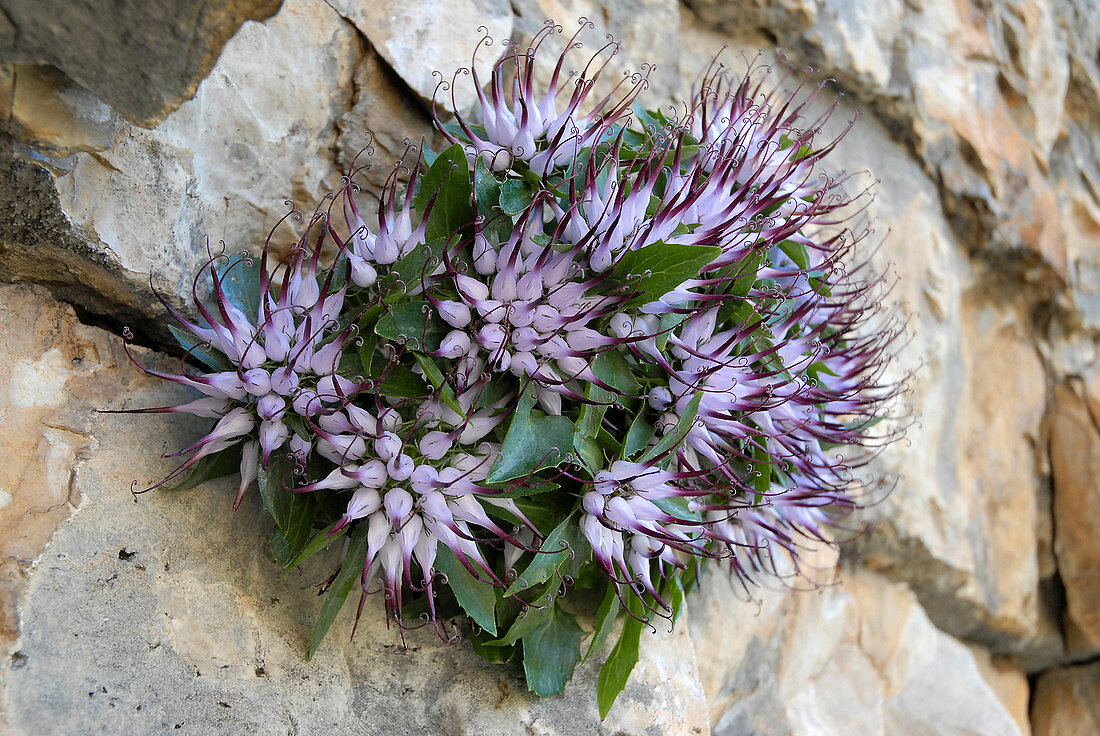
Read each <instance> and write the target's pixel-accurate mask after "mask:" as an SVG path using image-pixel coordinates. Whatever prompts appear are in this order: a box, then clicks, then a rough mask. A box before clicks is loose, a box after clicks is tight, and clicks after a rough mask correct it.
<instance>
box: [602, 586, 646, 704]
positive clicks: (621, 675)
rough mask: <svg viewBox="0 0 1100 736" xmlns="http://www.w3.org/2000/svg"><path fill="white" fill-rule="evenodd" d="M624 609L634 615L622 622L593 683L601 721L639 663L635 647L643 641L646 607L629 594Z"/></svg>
mask: <svg viewBox="0 0 1100 736" xmlns="http://www.w3.org/2000/svg"><path fill="white" fill-rule="evenodd" d="M627 608H628V609H629V610H630V613H632V614H633V615H632V616H631V615H628V616H627V617H626V618H625V619H624V620H623V631H622V634H620V635H619V641H618V642H616V643H615V648H614V649H612V650H611V654H609V655H608V656H607V661H606V662H604V663H603V667H601V668H600V675H599V677H598V678H597V680H596V701H597V702H598V703H599V706H600V720H601V721H602V720H603V719H604V718H607V714H608V713H609V712H610V711H611V706H612V705H614V704H615V699H616V698H618V697H619V693H621V692H622V691H623V688H624V687H626V683H627V680H629V679H630V673H631V672H633V671H634V665H636V664H638V644H639V642H640V641H641V638H642V627H643V626H644V624H643V623H642V621H641V619H642V618H643V617H644V616H645V607H644V606H643V605H642V601H641V599H639V598H638V596H636V595H633V594H629V597H628V598H627Z"/></svg>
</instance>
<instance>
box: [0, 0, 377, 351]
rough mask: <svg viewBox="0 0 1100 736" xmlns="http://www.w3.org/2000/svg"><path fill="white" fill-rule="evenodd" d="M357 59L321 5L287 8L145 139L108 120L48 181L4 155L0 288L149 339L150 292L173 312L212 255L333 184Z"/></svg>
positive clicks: (259, 235) (248, 31)
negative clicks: (29, 291) (94, 148)
mask: <svg viewBox="0 0 1100 736" xmlns="http://www.w3.org/2000/svg"><path fill="white" fill-rule="evenodd" d="M360 52H361V44H360V40H359V37H358V34H357V33H356V32H355V31H354V29H352V28H351V27H350V26H349V25H348V24H347V23H346V22H345V21H344V20H343V19H342V18H341V17H340V16H339V15H337V14H336V13H335V12H334V11H332V10H331V9H330V8H329V7H328V6H327V5H325V4H324V3H320V2H313V1H311V0H288V2H286V3H285V5H284V7H283V9H282V11H281V12H280V13H279V14H278V15H277V16H276V17H274V18H272V19H271V20H270V21H268V22H267V23H263V24H260V23H249V24H246V25H245V26H244V27H243V28H242V29H241V31H240V32H239V33H238V34H237V35H236V36H234V37H233V39H232V40H231V41H230V42H229V43H228V44H227V45H226V48H225V50H224V52H223V54H222V56H221V58H220V59H219V62H218V64H217V65H216V66H215V68H214V69H213V71H212V72H211V74H210V76H209V77H207V78H206V80H204V81H203V83H202V84H201V85H200V87H199V90H198V92H197V93H196V94H195V97H194V99H192V100H189V101H188V102H186V103H185V104H183V105H182V106H181V107H180V108H179V109H178V110H176V111H175V112H174V113H172V114H171V115H170V116H169V117H168V118H167V119H166V120H165V121H164V122H163V123H161V124H160V125H159V126H157V127H156V128H155V129H153V130H149V131H146V130H142V129H140V128H136V127H133V126H130V125H129V124H127V123H124V122H120V123H119V124H118V125H117V127H116V128H115V130H114V133H113V135H114V140H115V143H114V145H112V146H111V147H110V148H109V149H107V150H104V151H101V152H89V153H75V154H73V155H71V156H68V157H66V158H63V159H58V158H51V159H45V163H46V164H47V167H48V168H47V169H44V168H42V164H41V163H39V162H41V161H43V159H42V157H41V156H36V155H31V154H27V153H25V152H23V151H22V150H20V149H19V148H18V147H11V146H9V147H6V148H7V153H6V155H5V156H4V158H5V159H6V161H5V164H6V165H5V166H4V168H5V169H7V170H8V172H9V174H8V176H7V177H6V178H7V182H6V183H5V186H4V187H3V190H2V192H0V199H2V200H3V203H4V204H6V205H7V204H10V207H11V209H9V210H8V212H10V213H11V216H10V218H4V220H0V276H3V278H4V279H5V280H28V281H35V282H38V283H45V284H47V285H49V286H50V287H51V288H53V289H54V290H55V293H57V294H58V295H59V296H61V297H62V298H65V299H71V300H72V301H74V302H75V303H77V304H79V305H80V306H81V307H83V308H84V309H87V310H89V311H91V312H93V313H97V314H107V315H109V316H112V317H115V318H117V319H119V320H120V321H127V322H131V323H136V324H137V326H139V327H142V328H144V330H145V331H146V332H150V333H153V334H158V333H157V329H158V328H157V326H156V325H154V324H153V323H152V321H151V320H149V318H148V317H149V315H153V314H157V313H159V307H158V305H157V302H156V300H155V299H154V298H153V297H152V294H151V293H150V289H149V285H150V281H152V283H153V285H154V286H155V287H156V288H157V289H159V290H160V291H162V292H163V293H164V294H165V295H166V296H167V297H168V298H169V299H170V300H173V301H175V302H176V303H184V302H186V301H187V300H188V298H189V295H190V292H191V288H192V280H193V278H194V274H195V270H196V268H197V267H199V266H200V265H201V264H202V263H203V262H205V261H206V260H207V259H208V258H209V255H208V254H209V253H210V252H215V253H216V252H219V251H220V250H221V249H222V248H223V246H222V245H221V243H224V244H225V245H224V248H225V249H227V250H228V251H229V252H231V253H237V252H241V251H244V250H249V249H252V250H258V248H259V247H260V246H261V245H262V244H263V241H264V239H265V238H266V237H267V235H268V233H269V232H270V230H271V229H272V228H273V227H274V226H275V224H276V223H278V222H279V221H280V220H281V219H282V218H283V217H284V215H285V214H286V213H287V211H288V210H289V209H290V207H289V206H287V205H286V204H285V202H286V201H287V200H294V201H295V202H297V203H299V204H300V206H301V207H303V208H311V207H313V206H314V205H315V204H316V203H317V202H318V201H319V200H320V198H321V196H322V195H323V194H324V192H325V191H327V190H328V189H329V188H330V187H332V186H333V185H334V184H335V182H336V181H337V180H338V178H339V170H338V168H337V166H336V163H335V151H334V141H335V136H336V121H337V119H338V118H339V116H340V115H341V114H342V113H343V112H344V111H345V110H346V108H347V105H348V100H349V99H350V98H351V96H352V94H353V85H352V73H353V71H354V68H355V64H356V61H357V60H358V58H359V54H360ZM3 154H4V150H3V147H0V155H3ZM289 225H290V227H287V228H284V232H283V234H282V235H281V236H280V237H281V238H282V239H283V240H285V241H288V242H289V241H291V240H293V235H292V228H293V222H292V221H291V222H290V223H289Z"/></svg>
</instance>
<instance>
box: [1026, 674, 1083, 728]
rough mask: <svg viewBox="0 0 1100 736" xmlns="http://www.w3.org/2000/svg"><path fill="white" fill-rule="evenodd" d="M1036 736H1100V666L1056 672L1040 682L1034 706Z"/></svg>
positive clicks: (1042, 678)
mask: <svg viewBox="0 0 1100 736" xmlns="http://www.w3.org/2000/svg"><path fill="white" fill-rule="evenodd" d="M1031 723H1032V725H1033V726H1034V729H1035V736H1091V734H1095V733H1097V732H1100V665H1098V664H1091V665H1082V666H1078V667H1065V668H1060V669H1053V670H1051V671H1049V672H1047V673H1045V674H1044V675H1043V676H1042V677H1040V678H1039V681H1038V683H1036V685H1035V697H1034V699H1033V700H1032V704H1031Z"/></svg>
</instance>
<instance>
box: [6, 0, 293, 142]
mask: <svg viewBox="0 0 1100 736" xmlns="http://www.w3.org/2000/svg"><path fill="white" fill-rule="evenodd" d="M280 2H281V0H217V1H215V2H211V1H210V0H179V1H178V2H170V3H155V2H145V1H144V0H122V1H121V2H117V1H116V2H103V1H102V0H90V1H88V2H71V3H43V2H39V1H38V0H4V1H3V2H2V3H0V61H3V62H19V63H30V64H48V65H50V66H52V67H55V68H57V69H60V70H61V71H62V72H64V73H65V74H66V75H68V76H69V77H70V78H72V79H74V80H76V82H78V83H79V84H80V85H81V86H83V87H85V88H87V89H89V90H91V91H92V92H93V93H94V94H95V95H96V96H97V97H99V99H101V100H103V101H104V102H106V103H107V104H109V105H110V106H111V107H112V108H114V109H115V110H117V111H118V112H119V113H120V114H121V115H122V116H123V117H125V118H126V119H127V120H129V121H131V122H133V123H134V124H135V125H141V126H143V127H147V128H148V127H152V126H154V125H156V124H157V123H159V122H160V121H161V120H163V119H164V116H165V115H167V114H168V113H170V112H171V111H172V110H175V109H176V108H177V107H178V106H179V104H180V103H181V102H183V101H184V100H186V99H188V98H189V97H191V95H192V94H194V92H195V87H196V86H197V85H198V83H199V82H200V81H202V79H203V78H204V77H206V75H207V74H208V73H209V72H210V68H211V67H212V66H214V62H215V61H216V60H217V58H218V54H219V52H221V50H222V46H224V45H225V42H226V41H227V40H229V38H230V37H231V36H232V35H233V34H234V33H236V31H237V29H238V28H239V27H240V25H241V24H242V23H243V22H245V21H247V20H250V19H256V20H263V19H265V18H268V17H270V16H271V15H272V14H273V13H274V12H275V11H276V10H278V9H279V3H280Z"/></svg>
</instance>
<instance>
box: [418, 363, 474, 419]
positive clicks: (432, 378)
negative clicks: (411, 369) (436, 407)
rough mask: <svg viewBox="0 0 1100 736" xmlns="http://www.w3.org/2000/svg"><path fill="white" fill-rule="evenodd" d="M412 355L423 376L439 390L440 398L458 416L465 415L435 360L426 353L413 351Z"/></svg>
mask: <svg viewBox="0 0 1100 736" xmlns="http://www.w3.org/2000/svg"><path fill="white" fill-rule="evenodd" d="M414 357H415V358H416V362H417V363H419V364H420V370H422V371H424V376H425V377H426V378H427V379H428V382H429V383H431V384H432V386H434V387H435V388H436V389H438V390H439V395H440V398H442V399H443V403H444V404H446V405H447V406H449V407H450V408H451V410H452V411H453V412H455V413H456V414H458V415H459V416H461V417H464V416H466V411H465V410H464V409H463V408H462V404H460V403H458V399H457V398H456V397H455V392H454V389H453V388H451V387H450V386H448V385H447V384H446V383H445V382H444V380H443V371H441V370H440V369H439V366H437V365H436V364H435V361H434V360H432V359H431V358H429V357H428V356H427V355H421V354H420V353H414Z"/></svg>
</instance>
